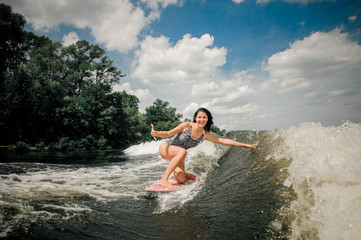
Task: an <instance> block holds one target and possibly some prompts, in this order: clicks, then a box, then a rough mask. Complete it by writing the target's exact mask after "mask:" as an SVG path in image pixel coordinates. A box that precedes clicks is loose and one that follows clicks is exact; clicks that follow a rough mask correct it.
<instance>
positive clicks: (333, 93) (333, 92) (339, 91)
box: [327, 90, 346, 97]
mask: <svg viewBox="0 0 361 240" xmlns="http://www.w3.org/2000/svg"><path fill="white" fill-rule="evenodd" d="M345 92H346V91H345V90H333V91H331V92H329V93H328V94H327V96H328V97H336V96H339V95H342V94H344V93H345Z"/></svg>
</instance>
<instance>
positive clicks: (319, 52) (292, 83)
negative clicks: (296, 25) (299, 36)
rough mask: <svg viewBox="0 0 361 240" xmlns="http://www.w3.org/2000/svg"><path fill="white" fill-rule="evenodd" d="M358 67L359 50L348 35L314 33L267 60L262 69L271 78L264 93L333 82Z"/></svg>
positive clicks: (264, 85) (339, 32)
mask: <svg viewBox="0 0 361 240" xmlns="http://www.w3.org/2000/svg"><path fill="white" fill-rule="evenodd" d="M360 67H361V48H360V45H358V44H357V42H352V41H351V40H349V39H348V34H347V33H341V30H340V29H338V28H336V29H335V30H333V31H331V32H328V33H325V32H316V33H313V34H312V35H311V36H309V37H306V38H304V39H303V40H299V41H296V42H294V43H293V44H291V46H290V48H289V49H287V50H285V51H283V52H279V53H276V54H274V55H273V56H271V57H270V58H269V59H268V63H267V64H266V65H265V66H264V70H265V71H268V72H269V75H270V79H269V80H268V81H265V82H264V83H263V84H262V86H261V87H262V88H263V89H264V90H275V91H278V92H292V91H295V90H300V89H304V88H306V87H309V86H311V84H316V83H317V82H319V83H321V82H326V83H327V82H336V81H339V79H342V78H344V77H345V75H344V74H350V73H352V72H353V71H358V70H359V69H360Z"/></svg>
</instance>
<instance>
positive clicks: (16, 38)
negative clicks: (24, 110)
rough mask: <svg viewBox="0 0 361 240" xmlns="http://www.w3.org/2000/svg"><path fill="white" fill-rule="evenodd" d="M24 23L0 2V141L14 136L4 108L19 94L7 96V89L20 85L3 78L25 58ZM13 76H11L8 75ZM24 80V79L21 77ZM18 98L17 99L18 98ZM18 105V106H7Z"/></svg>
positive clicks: (19, 16) (20, 75) (20, 74)
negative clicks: (8, 83) (10, 83)
mask: <svg viewBox="0 0 361 240" xmlns="http://www.w3.org/2000/svg"><path fill="white" fill-rule="evenodd" d="M24 25H25V18H24V17H23V16H21V15H19V14H17V13H13V12H12V9H11V7H10V6H8V5H5V4H2V3H1V4H0V33H1V34H0V142H2V143H3V142H6V141H7V140H8V139H9V138H14V135H12V133H11V132H12V131H13V126H9V125H8V124H10V123H13V122H9V119H8V118H7V116H8V114H10V112H9V109H6V106H7V103H6V102H8V101H17V100H15V99H17V98H18V97H19V96H17V97H15V95H12V96H8V94H11V93H9V92H8V91H7V90H10V89H13V87H15V88H17V89H19V87H20V86H15V85H16V84H15V85H13V86H10V87H9V88H7V87H6V83H5V79H6V76H7V75H8V74H9V73H12V74H13V73H14V72H15V71H16V69H17V67H18V66H19V65H20V64H21V63H22V62H23V61H24V60H25V58H24V56H25V55H24V46H23V43H24V30H23V28H24ZM10 77H11V78H13V77H12V76H10ZM14 78H17V79H19V78H22V79H23V73H19V74H18V75H17V76H16V77H14ZM23 80H24V79H23ZM20 85H21V84H20ZM18 100H19V99H18ZM9 107H10V108H12V107H15V108H16V107H18V106H9Z"/></svg>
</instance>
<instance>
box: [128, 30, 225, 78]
mask: <svg viewBox="0 0 361 240" xmlns="http://www.w3.org/2000/svg"><path fill="white" fill-rule="evenodd" d="M213 42H214V38H213V37H212V36H210V35H209V34H204V35H203V36H202V37H201V38H196V37H192V36H191V35H190V34H185V35H184V36H183V39H181V40H179V41H178V42H177V43H176V45H175V46H171V43H170V42H169V39H168V38H166V37H165V36H161V37H158V38H154V37H151V36H148V37H147V38H146V39H145V40H144V41H143V42H142V43H141V49H140V50H139V51H137V53H136V61H135V70H134V72H133V74H132V76H133V77H135V78H139V79H141V80H142V81H143V82H144V83H146V84H149V85H157V84H184V83H194V82H198V81H204V80H206V79H209V78H210V77H211V76H212V75H213V74H214V73H215V71H216V69H217V67H220V66H222V65H224V64H225V63H226V54H227V50H226V49H225V48H223V47H222V48H217V47H213V48H211V47H212V46H213Z"/></svg>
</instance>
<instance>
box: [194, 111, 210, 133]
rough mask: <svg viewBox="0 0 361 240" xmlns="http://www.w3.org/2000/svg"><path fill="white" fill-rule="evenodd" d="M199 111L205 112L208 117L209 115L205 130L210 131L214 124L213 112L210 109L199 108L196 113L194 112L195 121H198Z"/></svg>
mask: <svg viewBox="0 0 361 240" xmlns="http://www.w3.org/2000/svg"><path fill="white" fill-rule="evenodd" d="M199 112H204V113H205V114H206V115H207V117H208V121H207V123H206V125H205V126H204V130H206V132H209V131H210V130H211V126H212V125H213V117H212V114H211V112H210V111H208V110H207V109H205V108H199V109H198V110H197V111H196V112H195V113H194V116H193V122H196V117H197V115H198V113H199Z"/></svg>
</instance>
